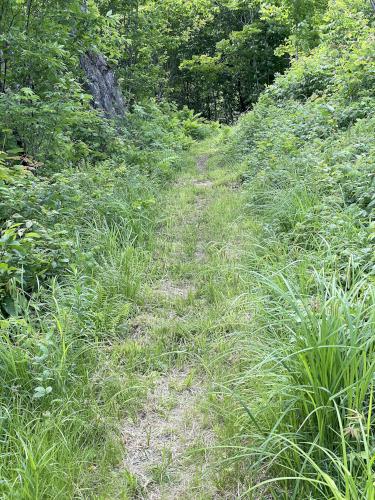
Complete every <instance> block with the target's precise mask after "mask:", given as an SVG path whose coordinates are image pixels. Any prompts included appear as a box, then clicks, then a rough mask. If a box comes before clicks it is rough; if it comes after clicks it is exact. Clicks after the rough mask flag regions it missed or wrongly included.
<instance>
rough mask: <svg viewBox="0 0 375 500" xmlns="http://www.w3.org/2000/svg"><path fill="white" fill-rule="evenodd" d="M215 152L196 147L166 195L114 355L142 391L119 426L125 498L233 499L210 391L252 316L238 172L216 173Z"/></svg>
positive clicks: (231, 366)
mask: <svg viewBox="0 0 375 500" xmlns="http://www.w3.org/2000/svg"><path fill="white" fill-rule="evenodd" d="M213 152H214V148H213V146H212V145H207V144H203V145H200V146H198V147H197V149H196V150H195V151H194V152H193V153H192V155H191V157H189V158H188V159H187V161H186V165H185V167H184V170H183V173H182V175H181V176H180V177H179V179H178V181H177V182H176V183H175V184H174V185H173V186H172V187H171V188H170V189H169V190H168V192H167V193H166V196H165V200H164V208H163V213H162V217H161V222H160V228H159V231H158V233H157V237H156V241H155V247H154V251H153V258H152V262H151V264H150V268H149V270H148V273H147V275H148V279H147V280H146V285H145V286H144V287H143V290H142V292H141V295H142V300H141V302H142V303H141V305H140V307H139V312H138V314H137V315H136V316H135V317H134V318H133V321H132V329H131V337H130V338H129V339H128V340H127V341H126V342H125V343H124V344H122V345H121V346H120V347H118V348H117V349H118V350H119V351H120V352H119V353H118V355H117V357H119V355H120V357H121V356H122V355H123V356H126V358H127V361H126V362H127V367H128V370H130V371H131V372H132V375H136V376H141V378H142V381H143V383H144V382H145V380H147V388H148V389H147V390H146V396H145V398H144V401H143V405H141V407H140V408H139V409H138V411H137V412H136V413H135V414H134V415H133V416H132V418H127V419H126V420H125V421H124V422H123V427H122V435H123V439H124V445H125V450H126V454H125V457H124V469H126V471H127V472H126V473H127V474H128V476H129V478H128V486H129V490H128V494H127V495H128V496H127V498H133V497H135V496H137V495H138V497H139V495H141V497H144V498H150V499H151V498H152V499H159V498H160V499H164V498H165V499H169V498H170V499H172V498H187V499H189V498H191V499H193V498H194V499H195V498H202V499H203V498H207V499H208V498H218V497H220V498H233V497H234V495H235V492H239V487H238V485H236V484H233V482H232V483H231V482H230V481H229V479H228V478H226V477H225V474H224V473H223V470H222V469H221V470H220V474H219V473H218V463H217V460H218V459H219V456H220V454H218V453H217V448H218V446H217V445H218V444H219V442H218V439H217V436H218V435H220V443H222V442H223V439H225V433H226V432H227V431H228V432H229V434H230V432H231V431H232V429H230V428H229V427H230V426H231V425H233V423H230V422H223V421H221V422H220V418H218V416H220V412H221V411H222V410H223V405H225V404H226V403H225V402H224V400H221V397H220V396H218V395H217V394H216V393H217V392H222V391H221V389H220V391H218V388H219V387H220V385H221V383H222V381H223V380H224V379H227V377H228V373H231V374H232V375H233V372H234V371H235V366H236V357H237V356H238V353H237V351H236V347H235V345H236V339H237V337H238V335H237V334H238V333H240V332H241V331H243V330H244V329H246V324H247V322H248V319H249V316H250V315H251V310H250V305H249V304H248V299H247V295H246V284H245V283H244V282H243V281H242V280H241V278H240V268H241V265H242V262H243V258H244V255H245V250H246V246H247V245H249V241H248V238H249V236H248V235H249V221H248V220H246V217H245V215H244V203H245V194H244V193H243V192H242V191H241V189H240V183H239V182H238V178H239V175H240V174H239V172H238V171H235V170H233V171H231V170H228V168H227V169H225V168H222V167H221V166H220V164H218V163H219V162H218V160H217V159H216V160H214V158H212V159H211V156H212V154H213ZM246 238H247V239H246ZM232 404H233V403H232ZM224 413H225V412H224ZM224 413H223V414H224ZM230 414H231V415H232V416H233V418H235V414H236V412H235V411H232V412H230ZM233 488H234V489H233ZM229 490H230V491H229Z"/></svg>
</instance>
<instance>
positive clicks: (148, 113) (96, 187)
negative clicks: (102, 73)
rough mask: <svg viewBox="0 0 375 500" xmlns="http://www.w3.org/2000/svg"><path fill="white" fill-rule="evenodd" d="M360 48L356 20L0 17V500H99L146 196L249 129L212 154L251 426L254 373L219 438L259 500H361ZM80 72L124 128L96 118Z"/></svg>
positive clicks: (369, 31)
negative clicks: (233, 248)
mask: <svg viewBox="0 0 375 500" xmlns="http://www.w3.org/2000/svg"><path fill="white" fill-rule="evenodd" d="M374 39H375V33H374V3H373V2H372V1H365V0H300V1H294V0H269V1H267V2H266V1H262V0H220V1H216V0H191V1H185V0H2V1H1V2H0V150H1V151H0V445H1V451H0V457H1V463H0V496H1V497H2V498H22V499H30V500H34V499H39V498H40V499H43V498H94V497H98V498H101V497H100V492H101V487H102V483H101V478H102V477H105V478H106V481H107V483H106V484H108V477H110V476H111V473H112V472H113V470H114V469H115V467H116V465H117V464H118V463H119V461H121V453H122V451H121V449H120V448H119V443H118V438H114V437H113V435H114V434H116V433H117V434H118V429H116V424H115V421H116V419H117V418H119V417H121V415H122V413H121V412H125V411H126V408H127V406H128V405H129V402H130V401H132V402H133V405H134V406H136V403H134V401H137V400H138V399H139V398H140V397H141V395H142V393H143V391H144V387H143V386H142V384H141V382H139V380H138V379H137V380H135V379H134V380H133V379H132V377H131V376H130V375H129V374H126V377H127V378H126V380H125V379H124V377H125V375H124V376H122V375H119V374H118V373H117V374H116V375H114V374H113V372H112V371H111V368H110V367H108V360H107V358H106V348H107V347H108V345H110V344H111V342H112V341H113V339H118V338H120V337H121V336H123V335H124V334H126V332H127V328H128V321H129V318H130V317H131V315H132V314H133V309H134V308H135V305H134V304H135V302H136V299H137V298H138V292H139V289H140V288H141V285H142V280H143V279H144V276H145V274H146V273H147V263H148V261H149V260H150V255H149V245H150V241H151V239H152V234H153V233H154V232H155V230H156V221H157V217H156V215H157V214H158V213H159V211H160V199H161V193H162V192H163V189H164V186H165V185H166V184H167V183H168V182H169V181H171V180H172V179H174V178H175V176H176V175H177V173H178V171H179V169H180V167H181V157H182V155H183V154H184V153H185V152H186V150H187V149H188V148H189V147H190V146H191V144H192V143H193V142H194V141H195V140H199V139H202V138H204V137H206V136H209V135H210V134H211V133H213V131H215V130H216V131H217V130H218V129H219V128H220V126H219V125H218V124H217V123H208V121H205V120H206V119H207V120H215V121H221V122H227V123H231V122H233V121H234V120H235V119H236V118H237V117H238V116H239V114H241V113H243V112H245V111H247V110H249V109H251V108H252V111H251V112H250V113H248V114H246V115H244V116H243V117H242V118H241V119H240V121H239V124H238V125H237V126H236V127H235V128H234V129H233V130H234V132H233V133H232V134H230V139H229V140H228V141H227V143H226V144H225V151H223V150H222V149H221V154H223V155H224V156H225V158H226V160H227V162H229V163H230V164H232V163H233V162H237V163H241V165H242V170H243V171H244V172H245V173H244V175H243V179H242V180H243V181H244V184H245V186H246V187H247V188H248V209H249V213H250V216H251V217H252V218H253V220H254V221H256V223H257V224H258V233H257V235H256V237H257V238H258V240H256V241H255V236H254V241H255V243H254V254H253V255H249V266H248V268H250V270H251V280H249V281H251V285H250V288H251V291H252V294H253V296H254V298H257V299H256V300H257V301H256V300H255V299H254V303H255V302H256V305H257V308H256V309H257V311H256V314H254V318H253V320H254V321H256V322H257V328H259V327H261V328H262V329H263V331H264V332H265V333H264V339H263V343H264V345H263V346H262V347H263V348H264V346H265V349H264V350H262V349H260V350H259V352H260V353H261V355H262V356H263V359H262V361H261V363H260V367H261V371H262V373H263V377H264V379H266V383H265V384H264V386H262V387H261V390H262V391H263V394H265V395H266V397H268V399H267V400H266V401H263V404H259V405H258V407H257V408H254V407H253V406H252V399H251V398H252V396H253V395H252V394H249V392H251V390H252V388H250V384H249V380H250V379H251V376H252V374H253V371H252V370H253V368H251V370H250V372H249V374H248V373H246V374H245V376H243V377H241V378H240V379H239V380H237V381H236V382H235V383H234V384H233V377H232V374H231V384H232V387H231V390H233V391H235V392H236V391H237V392H238V394H239V399H240V400H241V402H244V403H243V404H241V409H240V410H239V411H241V412H243V407H245V408H246V419H244V418H243V413H242V414H241V428H240V429H239V430H238V428H237V427H235V426H233V429H235V430H238V433H237V435H236V436H233V435H231V439H232V438H233V439H234V438H238V440H239V442H240V445H241V450H242V451H241V460H242V459H243V457H244V456H245V457H249V458H250V460H249V461H246V467H247V468H246V472H247V473H248V475H249V476H250V475H251V480H250V481H249V480H248V478H247V481H248V482H251V483H252V482H253V480H254V478H256V482H257V483H261V482H262V481H261V480H259V481H258V479H259V476H260V475H261V476H262V478H264V477H265V478H266V483H267V481H269V482H270V484H272V487H271V489H272V494H273V495H278V496H280V495H284V497H285V498H316V499H320V498H337V499H358V500H360V499H362V498H369V499H372V498H374V495H375V493H374V483H373V464H374V458H373V457H374V453H373V449H374V432H373V429H374V427H373V424H374V412H373V386H372V384H373V373H374V350H375V346H374V289H373V285H374V272H375V256H374V241H375V219H374V210H375V186H374V181H375V178H374V163H375V146H374V141H373V132H374V128H375V116H374V109H375V98H374V92H373V91H374V87H375V77H374V75H375V66H374V52H375V46H374ZM89 52H92V53H96V54H101V56H103V59H102V60H103V61H106V62H107V63H108V67H106V68H110V69H111V70H112V71H113V72H114V75H115V77H116V78H114V81H113V85H114V86H116V91H117V90H118V91H119V92H120V91H121V93H122V95H123V96H124V102H125V105H126V113H125V115H124V116H122V115H121V116H117V117H113V118H111V119H109V118H108V116H105V114H104V113H103V112H102V109H100V106H98V105H97V103H94V102H93V96H92V94H91V93H90V90H89V89H90V86H89V85H88V79H87V75H86V74H85V71H84V68H83V65H82V58H83V57H84V56H85V54H87V53H89ZM289 66H290V68H289ZM287 68H289V69H287ZM283 72H284V74H279V73H283ZM94 104H95V105H94ZM199 115H203V117H204V119H202V118H201V116H199ZM225 131H226V133H227V129H225ZM220 161H221V160H220ZM247 271H248V269H247ZM247 271H246V272H247ZM244 274H245V271H244ZM98 347H100V348H98ZM247 348H248V346H247ZM244 352H245V350H244ZM257 354H259V353H257ZM255 357H256V356H255V355H254V356H253V359H252V360H251V361H249V360H248V363H247V364H246V363H245V368H247V367H248V366H249V363H253V362H254V359H255ZM98 372H99V374H98ZM260 385H262V384H260ZM255 400H256V402H257V403H258V402H259V400H261V398H260V397H257V398H256V399H255ZM270 409H271V410H270ZM234 413H235V410H233V414H234ZM119 414H120V415H119ZM249 415H250V416H251V418H250V419H247V417H248V416H249ZM244 422H246V423H244ZM254 422H257V426H256V429H257V431H256V432H255V431H254ZM248 437H249V439H247V438H248ZM243 443H245V445H244V444H243ZM233 448H235V447H233ZM223 449H225V446H223ZM231 449H232V448H231ZM225 453H227V451H226V452H225ZM237 458H239V457H233V459H237ZM231 459H232V456H231V452H230V451H229V452H228V453H227V455H226V456H225V462H226V463H228V462H231ZM290 477H291V478H292V479H288V478H290ZM293 478H294V479H293ZM125 482H126V484H128V483H131V478H130V479H129V478H128V479H127V480H126V481H125ZM244 483H246V480H244ZM267 484H268V483H267ZM267 484H266V486H264V484H263V485H262V488H266V489H267V488H268V486H267ZM258 486H259V484H258ZM128 493H129V492H125V493H124V495H125V496H124V498H130V497H131V493H129V496H127V495H128ZM104 494H105V495H107V496H104V497H103V498H107V497H108V492H105V493H104ZM249 494H250V493H249Z"/></svg>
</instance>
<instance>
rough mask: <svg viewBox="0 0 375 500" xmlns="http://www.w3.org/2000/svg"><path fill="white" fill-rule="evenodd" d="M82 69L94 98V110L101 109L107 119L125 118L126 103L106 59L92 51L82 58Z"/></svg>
mask: <svg viewBox="0 0 375 500" xmlns="http://www.w3.org/2000/svg"><path fill="white" fill-rule="evenodd" d="M81 67H82V69H83V71H84V72H85V74H86V80H87V86H88V88H89V91H90V93H91V94H92V96H93V106H94V108H97V109H101V110H102V111H103V112H104V114H105V115H106V116H107V118H115V117H116V116H117V117H122V116H124V113H125V103H124V99H123V97H122V94H121V91H120V88H119V86H118V83H117V81H116V77H115V73H114V71H113V69H111V68H110V66H109V64H108V62H107V61H106V59H105V57H104V56H103V55H102V54H100V53H98V52H94V51H92V50H90V51H88V52H86V54H83V55H82V56H81Z"/></svg>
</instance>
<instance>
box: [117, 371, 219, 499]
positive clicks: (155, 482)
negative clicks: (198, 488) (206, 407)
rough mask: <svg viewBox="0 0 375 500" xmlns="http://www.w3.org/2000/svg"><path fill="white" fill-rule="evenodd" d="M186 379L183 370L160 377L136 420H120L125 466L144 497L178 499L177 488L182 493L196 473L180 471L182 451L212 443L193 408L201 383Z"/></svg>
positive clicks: (187, 470) (188, 377) (192, 470)
mask: <svg viewBox="0 0 375 500" xmlns="http://www.w3.org/2000/svg"><path fill="white" fill-rule="evenodd" d="M190 377H191V373H190V370H189V369H186V368H185V369H183V370H177V369H176V370H172V371H170V372H169V373H167V374H166V375H163V376H162V377H160V379H159V380H158V381H157V383H156V384H155V386H154V388H153V390H152V391H151V392H150V394H149V396H148V399H147V402H146V404H145V405H144V408H143V411H142V413H141V414H140V415H139V418H138V420H137V421H135V422H132V421H128V422H125V424H124V427H123V430H122V435H123V439H124V444H125V448H126V452H127V453H126V457H125V460H124V466H125V468H126V469H127V470H128V471H129V472H131V473H132V474H134V475H135V476H136V477H137V479H138V481H139V483H140V485H141V486H142V490H143V494H144V498H147V499H154V500H156V499H174V498H181V497H180V496H179V495H177V492H183V491H186V489H187V488H188V485H189V482H190V481H191V480H192V478H193V476H194V473H195V467H191V468H190V467H187V469H186V468H182V469H181V470H180V468H181V460H182V458H183V456H184V453H185V452H186V450H187V449H188V448H189V446H191V445H192V444H193V443H194V442H196V441H199V443H201V444H202V445H203V446H209V445H210V444H212V442H213V435H212V433H211V432H210V431H208V430H206V429H204V426H203V424H202V422H201V421H200V420H199V417H198V413H197V414H195V412H194V408H195V406H196V403H197V401H198V400H199V397H200V396H201V394H202V391H203V388H202V384H200V383H197V381H194V383H191V378H190ZM181 471H183V473H182V472H181ZM163 483H167V484H164V485H163ZM181 494H182V493H181ZM176 495H177V496H176Z"/></svg>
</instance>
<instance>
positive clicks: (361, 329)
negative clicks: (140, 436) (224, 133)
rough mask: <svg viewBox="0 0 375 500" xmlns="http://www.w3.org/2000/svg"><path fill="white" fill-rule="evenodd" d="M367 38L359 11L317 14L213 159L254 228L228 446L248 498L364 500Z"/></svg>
mask: <svg viewBox="0 0 375 500" xmlns="http://www.w3.org/2000/svg"><path fill="white" fill-rule="evenodd" d="M374 35H375V32H374V24H373V12H372V9H371V5H370V4H369V3H366V2H351V1H346V0H342V1H340V2H333V1H332V2H330V5H329V9H328V10H327V12H326V14H325V17H324V23H322V24H321V25H320V28H319V38H320V40H321V42H320V44H319V46H318V47H317V48H315V49H314V50H313V51H312V52H308V53H307V54H305V55H302V56H301V57H300V58H299V59H298V60H296V61H295V62H294V63H293V64H292V67H291V69H290V70H289V71H288V72H286V73H285V75H283V76H279V77H278V78H277V79H276V81H275V83H274V84H273V85H272V86H270V87H269V88H268V89H267V90H266V92H265V93H264V94H263V95H262V96H261V98H260V100H259V102H258V103H257V104H256V106H255V107H254V110H253V111H252V112H251V113H249V114H248V115H246V116H244V117H243V118H242V120H241V121H240V123H239V124H238V126H237V127H236V129H235V134H234V136H233V138H232V139H231V141H230V145H229V153H227V155H228V161H233V158H237V160H238V161H241V162H243V168H244V169H245V176H244V179H245V181H246V184H247V187H248V190H249V210H250V213H251V217H252V218H253V220H256V221H257V223H258V224H259V236H258V238H259V240H258V244H257V250H256V252H255V255H253V256H252V258H251V260H250V266H251V269H252V270H253V274H252V293H253V294H254V297H255V299H254V300H257V299H256V297H258V301H257V302H258V313H257V315H256V317H255V318H254V325H255V328H259V326H260V325H261V328H262V340H261V341H260V342H261V343H262V344H263V346H262V347H259V346H258V347H257V348H258V349H259V350H260V359H261V360H260V362H259V365H258V366H255V367H254V358H255V357H257V356H259V351H258V352H256V353H255V352H254V351H253V350H252V348H251V346H250V347H249V350H250V353H251V355H252V357H253V359H252V360H251V361H249V364H250V367H249V368H248V369H249V372H248V373H245V374H244V375H242V376H241V377H240V378H239V380H238V381H237V384H236V386H235V388H234V390H235V391H239V392H240V394H241V393H242V394H241V396H238V397H241V400H243V401H246V404H247V405H248V408H247V409H248V413H250V414H251V415H252V420H251V421H249V427H250V429H251V430H250V431H249V427H247V428H246V429H244V428H243V427H242V428H241V430H240V431H239V439H240V440H241V442H243V436H244V435H247V434H248V433H249V432H250V435H251V439H250V441H253V444H252V445H249V447H248V448H247V450H246V452H244V455H248V456H249V457H251V459H252V466H253V467H254V469H252V470H254V471H256V472H255V473H256V474H259V473H260V472H259V470H262V472H261V473H262V475H264V474H265V476H266V477H265V481H261V480H260V481H257V482H258V485H257V486H256V488H259V487H261V488H266V487H267V488H269V487H271V490H272V492H273V494H274V495H278V496H280V495H281V496H282V498H314V499H315V498H316V499H321V498H337V499H362V498H369V499H370V498H374V494H375V492H374V483H373V463H374V407H373V405H374V402H373V401H374V400H373V375H374V352H375V343H374V341H375V337H374V328H375V323H374V321H375V315H374V314H375V309H374V305H375V303H374V276H375V247H374V242H375V232H374V231H375V184H374V182H375V177H374V165H375V149H374V141H373V139H372V136H373V131H374V127H375V121H374V119H375V117H374V109H375V100H374V87H375V79H374V74H375V73H374V69H375V66H374V52H375V45H374ZM250 342H252V340H250ZM256 374H257V375H256ZM255 376H260V377H262V376H263V378H264V381H265V385H264V386H261V387H260V390H263V391H264V393H263V394H259V393H257V390H259V388H256V389H255V392H256V396H255V395H254V386H253V385H252V383H251V379H252V377H255ZM264 394H267V396H268V398H265V397H264ZM261 400H263V404H261V403H260V401H261ZM253 401H256V404H253ZM270 407H271V408H272V411H271V412H270V411H269V408H270ZM254 421H256V422H257V423H258V425H257V427H255V428H254V426H253V424H254ZM254 441H255V443H257V444H256V446H254ZM265 471H266V472H265ZM275 478H277V479H275Z"/></svg>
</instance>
